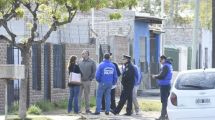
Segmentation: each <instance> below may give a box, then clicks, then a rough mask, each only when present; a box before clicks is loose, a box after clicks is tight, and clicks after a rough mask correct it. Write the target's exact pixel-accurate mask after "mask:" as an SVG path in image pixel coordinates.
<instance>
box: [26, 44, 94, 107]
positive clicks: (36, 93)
mask: <svg viewBox="0 0 215 120" xmlns="http://www.w3.org/2000/svg"><path fill="white" fill-rule="evenodd" d="M41 49H42V50H41V71H42V73H41V80H42V81H41V90H33V89H32V73H31V72H32V70H31V71H30V85H29V87H30V88H29V89H30V104H32V103H35V102H37V101H40V100H43V99H44V45H42V47H41ZM85 49H86V50H89V52H90V57H91V58H92V59H93V60H96V59H97V58H96V50H95V45H88V44H65V57H66V58H65V63H66V64H65V76H66V77H65V78H66V82H65V84H66V88H65V89H62V88H54V85H53V65H54V64H53V62H54V60H53V45H51V53H50V54H51V59H50V61H51V101H58V100H61V99H65V98H67V97H68V95H69V91H68V86H67V81H68V76H69V75H68V71H67V63H68V61H69V58H70V56H71V55H76V56H77V57H78V59H81V53H82V51H83V50H85ZM95 88H96V82H95V81H93V83H92V86H91V95H95Z"/></svg>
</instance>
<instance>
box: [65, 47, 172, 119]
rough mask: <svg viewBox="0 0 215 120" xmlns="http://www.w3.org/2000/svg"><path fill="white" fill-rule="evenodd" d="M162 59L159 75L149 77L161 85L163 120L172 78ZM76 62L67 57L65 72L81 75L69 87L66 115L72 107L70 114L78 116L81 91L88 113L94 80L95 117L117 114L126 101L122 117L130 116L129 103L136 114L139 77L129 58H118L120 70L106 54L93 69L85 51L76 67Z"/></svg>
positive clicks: (169, 68) (166, 62)
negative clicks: (118, 92) (119, 88)
mask: <svg viewBox="0 0 215 120" xmlns="http://www.w3.org/2000/svg"><path fill="white" fill-rule="evenodd" d="M164 57H165V56H163V57H162V56H161V64H162V63H163V67H162V69H161V72H160V74H159V75H153V76H152V77H153V78H156V79H159V80H158V83H159V85H160V86H161V96H162V97H161V102H162V112H161V117H160V118H163V117H166V114H167V113H166V104H167V98H168V96H169V90H170V80H171V77H172V71H171V70H172V67H171V64H169V62H168V61H166V57H165V58H164ZM163 59H164V60H163ZM76 60H77V57H76V56H71V58H70V61H69V64H68V70H69V73H70V72H75V73H80V74H81V84H80V85H76V84H75V85H69V88H70V96H69V104H68V113H70V112H71V111H72V106H73V105H74V113H77V114H78V113H80V112H81V103H82V102H81V100H82V99H81V97H82V93H83V92H84V100H85V110H86V113H92V112H91V111H90V103H89V102H90V87H91V82H92V80H93V79H94V78H96V81H97V82H98V89H97V93H96V110H95V112H94V113H93V114H95V115H99V114H100V112H101V111H104V112H105V114H106V115H109V112H112V113H113V114H114V115H116V114H119V113H120V111H121V110H122V108H123V106H124V104H125V103H126V101H127V108H126V113H125V115H128V116H130V115H132V114H133V111H132V106H133V104H134V107H135V112H136V114H139V111H140V109H139V105H138V102H137V98H136V97H137V90H138V87H139V85H140V83H141V79H142V78H141V77H142V76H141V72H140V69H139V68H138V67H137V65H135V63H132V59H131V57H130V56H128V55H123V56H122V61H123V65H122V69H121V70H120V69H119V67H118V65H117V64H116V63H114V62H113V61H112V54H111V53H106V54H105V55H104V60H103V61H102V62H101V63H100V64H99V65H98V67H96V63H95V62H94V61H93V60H92V59H90V58H89V51H87V50H84V51H83V52H82V60H81V61H80V62H79V64H77V62H76ZM162 60H163V61H162ZM119 76H121V84H122V91H121V95H120V100H119V102H118V105H116V102H115V91H116V90H115V89H116V84H117V82H118V78H119ZM166 76H167V77H166ZM167 79H168V80H167ZM169 79H170V80H169ZM73 102H74V103H73ZM160 118H159V119H160Z"/></svg>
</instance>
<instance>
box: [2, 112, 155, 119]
mask: <svg viewBox="0 0 215 120" xmlns="http://www.w3.org/2000/svg"><path fill="white" fill-rule="evenodd" d="M122 114H123V113H122ZM122 114H121V115H113V114H110V115H108V116H107V115H105V114H104V113H103V112H101V114H100V115H91V114H80V115H68V114H61V115H28V117H30V118H37V117H46V118H50V119H51V120H154V119H155V118H157V117H158V116H159V112H142V113H141V114H140V115H132V116H125V115H122ZM0 120H4V116H3V115H1V116H0Z"/></svg>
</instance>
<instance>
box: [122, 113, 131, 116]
mask: <svg viewBox="0 0 215 120" xmlns="http://www.w3.org/2000/svg"><path fill="white" fill-rule="evenodd" d="M123 115H126V116H131V115H132V114H131V113H125V114H123Z"/></svg>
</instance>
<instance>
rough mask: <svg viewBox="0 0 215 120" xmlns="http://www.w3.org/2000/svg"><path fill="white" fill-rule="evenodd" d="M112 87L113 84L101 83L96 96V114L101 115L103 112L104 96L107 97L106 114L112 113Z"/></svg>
mask: <svg viewBox="0 0 215 120" xmlns="http://www.w3.org/2000/svg"><path fill="white" fill-rule="evenodd" d="M111 87H112V84H104V83H99V86H98V90H97V95H96V112H98V113H100V111H101V104H102V96H103V94H104V96H105V112H110V99H111V95H110V93H111Z"/></svg>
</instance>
